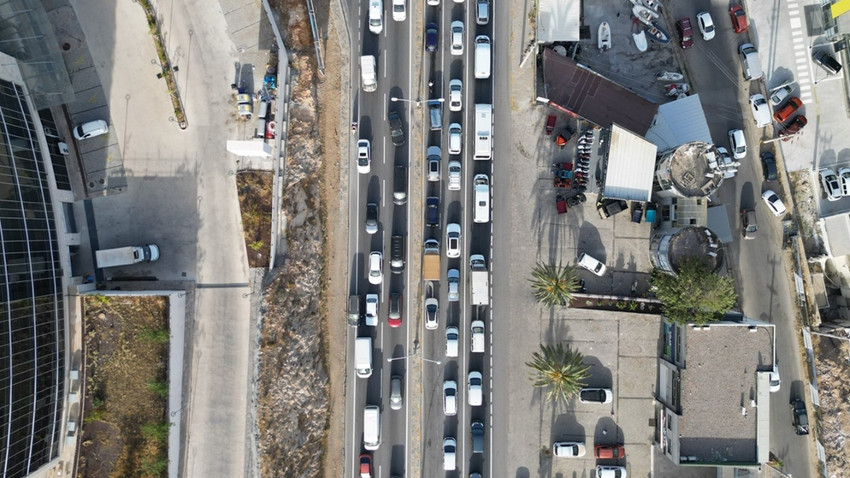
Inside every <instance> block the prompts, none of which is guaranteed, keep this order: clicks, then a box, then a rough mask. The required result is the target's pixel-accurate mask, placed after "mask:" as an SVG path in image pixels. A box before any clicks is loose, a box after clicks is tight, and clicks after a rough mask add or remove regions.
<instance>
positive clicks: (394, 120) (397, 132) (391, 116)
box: [387, 111, 405, 146]
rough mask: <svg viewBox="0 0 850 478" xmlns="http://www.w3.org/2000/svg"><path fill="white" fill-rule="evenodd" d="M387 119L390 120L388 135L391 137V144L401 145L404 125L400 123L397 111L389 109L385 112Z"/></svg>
mask: <svg viewBox="0 0 850 478" xmlns="http://www.w3.org/2000/svg"><path fill="white" fill-rule="evenodd" d="M387 120H388V121H389V122H390V136H392V138H393V144H394V145H396V146H401V145H403V144H404V140H405V139H404V125H402V123H401V116H399V114H398V111H390V112H389V113H388V114H387Z"/></svg>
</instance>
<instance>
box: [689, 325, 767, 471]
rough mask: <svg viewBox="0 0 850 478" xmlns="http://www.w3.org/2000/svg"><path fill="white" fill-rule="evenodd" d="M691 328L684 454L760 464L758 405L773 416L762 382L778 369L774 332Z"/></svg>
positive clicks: (754, 327)
mask: <svg viewBox="0 0 850 478" xmlns="http://www.w3.org/2000/svg"><path fill="white" fill-rule="evenodd" d="M685 329H686V332H685V333H686V337H685V344H686V346H685V368H683V369H681V370H680V379H681V394H680V399H681V410H682V413H681V417H680V419H679V435H680V438H679V446H680V448H679V453H680V455H681V456H695V457H697V459H698V461H699V462H702V463H706V462H718V463H720V462H732V463H756V462H757V461H758V458H759V449H758V441H759V432H760V430H759V423H758V420H759V417H758V411H759V408H758V407H756V406H754V404H753V402H755V404H758V405H761V406H762V409H763V413H768V412H769V402H770V397H769V392H768V391H767V390H759V388H758V386H757V382H759V378H758V377H759V375H760V374H759V372H768V371H770V370H772V369H773V362H774V357H773V334H774V333H775V329H774V327H773V326H772V325H770V324H762V325H754V324H752V323H743V324H732V323H728V322H727V323H717V324H710V326H708V327H705V326H703V327H699V326H696V327H694V326H686V327H685ZM762 383H764V380H762ZM762 388H764V387H762ZM763 401H766V402H767V404H768V405H765V404H764V403H762V402H763Z"/></svg>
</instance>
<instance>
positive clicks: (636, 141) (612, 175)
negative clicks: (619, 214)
mask: <svg viewBox="0 0 850 478" xmlns="http://www.w3.org/2000/svg"><path fill="white" fill-rule="evenodd" d="M657 151H658V148H657V147H656V146H655V145H654V144H652V143H650V142H649V141H647V140H645V139H643V138H641V137H640V136H638V135H636V134H634V133H632V132H631V131H629V130H627V129H625V128H623V127H621V126H619V125H617V124H613V125H611V144H610V148H609V151H608V165H607V167H606V170H605V197H606V198H611V199H623V200H626V201H649V198H650V196H651V195H652V178H653V175H654V173H655V153H656V152H657Z"/></svg>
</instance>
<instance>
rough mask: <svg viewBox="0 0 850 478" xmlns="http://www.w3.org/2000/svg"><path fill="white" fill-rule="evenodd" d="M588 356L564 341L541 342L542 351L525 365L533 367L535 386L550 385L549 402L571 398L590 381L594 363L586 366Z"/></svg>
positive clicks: (531, 375) (532, 374) (532, 375)
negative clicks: (585, 361)
mask: <svg viewBox="0 0 850 478" xmlns="http://www.w3.org/2000/svg"><path fill="white" fill-rule="evenodd" d="M583 362H584V356H583V355H582V354H580V353H579V352H578V351H577V350H575V349H573V348H571V347H569V346H567V347H565V346H564V344H563V343H557V344H555V345H543V344H540V351H539V352H534V353H533V354H532V355H531V361H530V362H526V363H525V365H527V366H529V367H531V373H530V378H531V380H532V381H533V382H534V386H535V387H539V388H548V390H547V391H546V401H547V402H551V401H562V400H563V401H565V402H566V401H567V400H569V399H570V398H572V397H573V396H574V395H575V394H576V393H578V392H579V390H581V388H582V387H584V386H585V385H586V384H585V383H584V379H586V378H587V377H588V372H587V371H588V370H589V369H590V365H584V363H583Z"/></svg>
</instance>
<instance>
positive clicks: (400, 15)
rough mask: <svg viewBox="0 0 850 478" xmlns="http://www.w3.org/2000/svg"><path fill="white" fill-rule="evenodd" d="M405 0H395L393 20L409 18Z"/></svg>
mask: <svg viewBox="0 0 850 478" xmlns="http://www.w3.org/2000/svg"><path fill="white" fill-rule="evenodd" d="M404 2H405V0H393V20H395V21H397V22H403V21H405V20H407V5H405V3H404Z"/></svg>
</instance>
